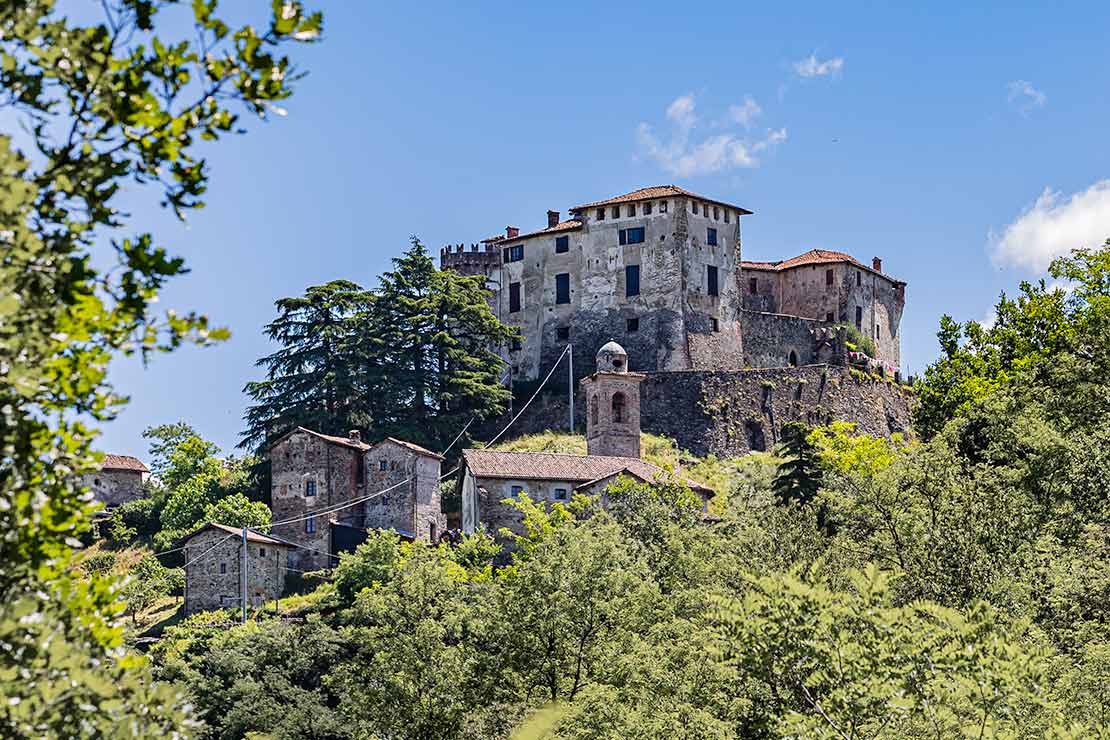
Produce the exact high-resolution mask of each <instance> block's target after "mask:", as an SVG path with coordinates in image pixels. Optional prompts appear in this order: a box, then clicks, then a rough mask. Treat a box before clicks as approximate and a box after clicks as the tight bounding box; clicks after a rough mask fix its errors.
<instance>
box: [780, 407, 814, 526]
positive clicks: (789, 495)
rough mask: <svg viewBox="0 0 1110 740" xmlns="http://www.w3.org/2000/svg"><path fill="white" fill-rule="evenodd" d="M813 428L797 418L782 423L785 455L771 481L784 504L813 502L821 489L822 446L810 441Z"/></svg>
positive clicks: (781, 502) (783, 451) (782, 445)
mask: <svg viewBox="0 0 1110 740" xmlns="http://www.w3.org/2000/svg"><path fill="white" fill-rule="evenodd" d="M809 432H810V429H809V427H807V426H806V425H805V424H802V423H800V422H796V421H792V422H790V423H788V424H783V426H782V436H781V439H782V444H781V448H782V450H781V452H782V455H783V457H784V458H785V459H784V460H783V461H782V463H781V464H780V465H779V469H778V472H777V474H776V475H775V480H774V482H773V483H772V484H771V489H772V490H773V491H774V492H775V498H776V499H778V501H779V503H780V504H787V503H790V502H795V503H799V504H803V505H806V504H809V503H811V502H812V501H813V499H815V498H816V497H817V492H818V491H819V490H820V489H821V468H820V465H819V462H820V461H819V460H818V450H817V447H816V446H815V445H813V444H812V443H811V442H810V441H809V439H808V435H809Z"/></svg>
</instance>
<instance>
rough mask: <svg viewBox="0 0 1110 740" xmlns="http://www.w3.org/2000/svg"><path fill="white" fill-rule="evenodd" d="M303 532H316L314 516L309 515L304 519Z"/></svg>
mask: <svg viewBox="0 0 1110 740" xmlns="http://www.w3.org/2000/svg"><path fill="white" fill-rule="evenodd" d="M304 533H305V534H316V517H314V516H310V517H309V518H308V519H305V520H304Z"/></svg>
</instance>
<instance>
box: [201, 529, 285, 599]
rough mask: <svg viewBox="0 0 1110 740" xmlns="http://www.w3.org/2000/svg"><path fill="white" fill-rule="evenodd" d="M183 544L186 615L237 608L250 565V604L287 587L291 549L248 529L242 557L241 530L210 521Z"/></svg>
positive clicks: (274, 594)
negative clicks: (245, 552)
mask: <svg viewBox="0 0 1110 740" xmlns="http://www.w3.org/2000/svg"><path fill="white" fill-rule="evenodd" d="M182 544H183V545H184V546H185V550H184V556H185V613H186V614H192V613H194V612H199V611H212V610H215V609H227V608H231V607H236V608H239V607H241V606H242V603H243V578H242V576H243V571H242V568H243V564H244V560H245V563H246V571H247V572H246V586H247V604H248V605H250V606H255V607H257V606H262V604H263V603H265V602H266V601H270V600H273V599H276V598H278V597H279V596H281V594H282V593H283V591H284V585H285V574H286V572H287V570H288V558H289V555H290V553H291V551H292V550H293V548H292V547H291V546H290V545H288V544H286V543H284V542H280V541H278V540H275V539H274V538H272V537H267V536H266V535H263V534H258V533H257V532H251V531H248V532H247V544H246V547H247V555H246V558H245V559H244V557H243V537H242V530H241V529H238V528H236V527H228V526H225V525H223V524H206V525H204V526H203V527H201V528H200V529H198V530H197V531H195V532H193V533H192V534H190V535H188V536H186V537H184V538H183V539H182Z"/></svg>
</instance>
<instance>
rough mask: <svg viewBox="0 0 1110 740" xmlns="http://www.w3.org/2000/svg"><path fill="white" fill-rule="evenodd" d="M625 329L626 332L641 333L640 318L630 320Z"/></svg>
mask: <svg viewBox="0 0 1110 740" xmlns="http://www.w3.org/2000/svg"><path fill="white" fill-rule="evenodd" d="M624 328H625V329H626V330H628V331H629V332H636V331H640V317H639V316H637V317H634V318H631V319H628V321H626V322H625V327H624Z"/></svg>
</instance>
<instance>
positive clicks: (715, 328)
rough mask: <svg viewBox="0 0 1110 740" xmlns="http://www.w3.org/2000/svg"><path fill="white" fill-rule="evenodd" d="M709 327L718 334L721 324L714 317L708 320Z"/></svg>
mask: <svg viewBox="0 0 1110 740" xmlns="http://www.w3.org/2000/svg"><path fill="white" fill-rule="evenodd" d="M709 325H710V326H711V327H713V331H715V332H718V331H720V330H721V322H720V321H718V320H717V318H716V317H714V318H711V319H710V320H709Z"/></svg>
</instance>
